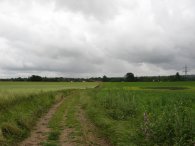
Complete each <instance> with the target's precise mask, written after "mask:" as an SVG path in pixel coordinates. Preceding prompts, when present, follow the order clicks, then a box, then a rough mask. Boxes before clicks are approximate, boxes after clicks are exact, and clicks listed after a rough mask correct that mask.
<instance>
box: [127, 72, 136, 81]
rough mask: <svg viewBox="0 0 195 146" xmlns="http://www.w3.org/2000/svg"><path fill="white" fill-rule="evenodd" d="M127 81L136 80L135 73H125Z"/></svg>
mask: <svg viewBox="0 0 195 146" xmlns="http://www.w3.org/2000/svg"><path fill="white" fill-rule="evenodd" d="M125 81H126V82H133V81H135V77H134V74H133V73H127V74H126V75H125Z"/></svg>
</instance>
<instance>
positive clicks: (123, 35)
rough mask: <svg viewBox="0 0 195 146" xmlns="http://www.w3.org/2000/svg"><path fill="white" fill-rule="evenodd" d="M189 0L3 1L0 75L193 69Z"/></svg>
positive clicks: (192, 5) (193, 11)
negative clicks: (186, 67) (185, 66)
mask: <svg viewBox="0 0 195 146" xmlns="http://www.w3.org/2000/svg"><path fill="white" fill-rule="evenodd" d="M194 24H195V2H194V1H193V0H163V1H162V0H132V1H129V0H120V1H118V0H79V1H78V0H54V1H52V0H49V1H46V0H34V1H25V0H20V1H18V0H2V1H0V51H1V53H0V76H1V77H6V76H7V77H9V76H28V75H30V74H32V73H37V74H41V75H51V76H55V75H58V76H96V75H103V74H108V75H110V76H118V75H124V74H125V73H126V72H128V71H132V72H135V73H136V74H137V75H156V74H170V73H171V74H172V73H175V72H176V71H181V70H182V67H183V66H184V65H185V64H187V65H188V66H190V68H191V73H194V68H195V64H194V62H195V41H194V40H195V27H194Z"/></svg>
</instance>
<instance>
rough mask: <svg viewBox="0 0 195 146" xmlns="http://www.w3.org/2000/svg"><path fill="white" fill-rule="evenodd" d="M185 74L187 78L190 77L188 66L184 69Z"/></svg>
mask: <svg viewBox="0 0 195 146" xmlns="http://www.w3.org/2000/svg"><path fill="white" fill-rule="evenodd" d="M183 72H184V73H185V76H187V75H188V72H189V71H188V66H187V65H185V67H184V71H183Z"/></svg>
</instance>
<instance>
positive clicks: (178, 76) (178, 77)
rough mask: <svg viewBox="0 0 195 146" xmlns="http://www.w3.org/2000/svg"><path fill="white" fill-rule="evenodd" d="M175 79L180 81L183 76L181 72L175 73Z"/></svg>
mask: <svg viewBox="0 0 195 146" xmlns="http://www.w3.org/2000/svg"><path fill="white" fill-rule="evenodd" d="M175 80H176V81H180V80H181V76H180V75H179V73H178V72H177V73H176V75H175Z"/></svg>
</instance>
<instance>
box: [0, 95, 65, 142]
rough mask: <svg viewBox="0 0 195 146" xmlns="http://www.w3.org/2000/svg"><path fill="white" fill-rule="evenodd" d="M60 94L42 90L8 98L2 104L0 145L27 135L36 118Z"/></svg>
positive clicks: (16, 140) (0, 109) (0, 111)
mask: <svg viewBox="0 0 195 146" xmlns="http://www.w3.org/2000/svg"><path fill="white" fill-rule="evenodd" d="M63 94H64V93H63ZM67 94H68V91H67ZM60 96H61V93H60V92H43V93H39V94H30V95H26V96H22V97H20V96H18V97H17V98H14V100H13V101H11V99H10V101H9V102H7V103H4V104H2V106H3V107H1V108H0V128H1V130H0V145H14V144H15V143H17V142H18V141H21V140H22V139H24V138H25V137H27V136H28V135H29V132H30V130H31V129H32V126H33V125H34V124H35V123H36V120H37V118H38V117H40V116H41V115H42V114H43V113H45V112H46V111H47V109H48V108H50V106H51V105H52V104H53V103H54V102H56V100H58V98H59V97H60Z"/></svg>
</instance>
